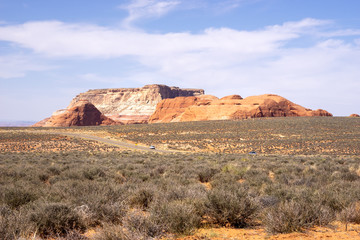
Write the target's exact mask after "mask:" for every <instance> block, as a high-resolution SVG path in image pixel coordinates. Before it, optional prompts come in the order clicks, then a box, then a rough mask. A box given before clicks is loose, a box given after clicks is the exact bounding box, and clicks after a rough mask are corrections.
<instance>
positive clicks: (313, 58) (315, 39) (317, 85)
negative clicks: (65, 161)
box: [0, 0, 360, 121]
mask: <svg viewBox="0 0 360 240" xmlns="http://www.w3.org/2000/svg"><path fill="white" fill-rule="evenodd" d="M359 12H360V1H358V0H223V1H220V0H212V1H210V0H129V1H115V0H107V1H99V0H93V1H88V0H87V1H85V0H76V1H68V0H61V1H60V0H0V108H1V115H0V120H33V121H37V120H41V119H43V118H45V117H48V116H50V115H51V114H52V112H54V111H55V110H58V109H61V108H65V107H66V106H67V105H68V104H69V103H70V101H71V99H72V98H73V97H74V96H75V95H76V94H78V93H80V92H84V91H87V90H88V89H94V88H122V87H142V86H143V85H146V84H154V83H158V84H166V85H169V86H179V87H183V88H203V89H205V92H206V93H207V94H213V95H215V96H217V97H223V96H226V95H230V94H239V95H241V96H243V97H246V96H251V95H258V94H264V93H274V94H279V95H281V96H283V97H286V98H288V99H289V100H291V101H293V102H295V103H298V104H300V105H303V106H305V107H309V108H312V109H318V108H322V109H326V110H328V111H330V112H331V113H333V114H334V115H336V116H348V115H350V114H351V113H360V104H359V103H360V90H359V89H360V67H359V66H360V15H359Z"/></svg>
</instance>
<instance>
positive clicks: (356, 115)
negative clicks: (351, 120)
mask: <svg viewBox="0 0 360 240" xmlns="http://www.w3.org/2000/svg"><path fill="white" fill-rule="evenodd" d="M349 117H360V115H359V114H356V113H353V114H351V115H350V116H349Z"/></svg>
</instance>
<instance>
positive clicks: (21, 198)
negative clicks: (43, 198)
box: [3, 186, 37, 209]
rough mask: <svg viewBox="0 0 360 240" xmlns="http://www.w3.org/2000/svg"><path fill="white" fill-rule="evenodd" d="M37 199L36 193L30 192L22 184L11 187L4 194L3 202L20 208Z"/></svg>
mask: <svg viewBox="0 0 360 240" xmlns="http://www.w3.org/2000/svg"><path fill="white" fill-rule="evenodd" d="M36 199H37V196H36V194H35V193H33V192H30V191H29V190H26V189H24V188H22V187H20V186H14V187H9V188H7V189H5V191H4V194H3V202H4V203H5V204H7V205H8V206H10V207H11V208H13V209H15V208H19V207H20V206H22V205H25V204H28V203H30V202H32V201H34V200H36Z"/></svg>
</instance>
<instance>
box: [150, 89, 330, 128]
mask: <svg viewBox="0 0 360 240" xmlns="http://www.w3.org/2000/svg"><path fill="white" fill-rule="evenodd" d="M296 116H332V114H331V113H329V112H327V111H325V110H322V109H318V110H315V111H313V110H311V109H307V108H304V107H302V106H300V105H297V104H295V103H293V102H291V101H289V100H287V99H285V98H283V97H281V96H278V95H273V94H265V95H260V96H251V97H247V98H245V99H243V98H242V97H241V96H239V95H231V96H227V97H224V98H221V99H218V98H216V97H214V96H207V95H203V96H197V97H190V98H189V97H183V98H175V99H165V100H162V101H161V102H160V103H159V104H158V106H157V108H156V111H155V113H154V114H153V115H152V116H151V117H150V119H149V122H150V123H157V122H183V121H206V120H226V119H245V118H258V117H296Z"/></svg>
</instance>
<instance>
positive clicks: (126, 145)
mask: <svg viewBox="0 0 360 240" xmlns="http://www.w3.org/2000/svg"><path fill="white" fill-rule="evenodd" d="M31 132H33V133H43V134H58V135H64V136H69V137H75V138H82V139H85V140H92V141H97V142H101V143H105V144H108V145H113V146H118V147H123V148H127V149H132V150H139V151H148V152H157V153H175V152H179V151H170V150H162V149H150V148H149V147H145V146H139V145H136V144H132V143H127V142H122V141H119V140H113V139H108V138H106V137H99V136H94V135H90V134H84V133H74V132H57V131H31Z"/></svg>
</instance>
